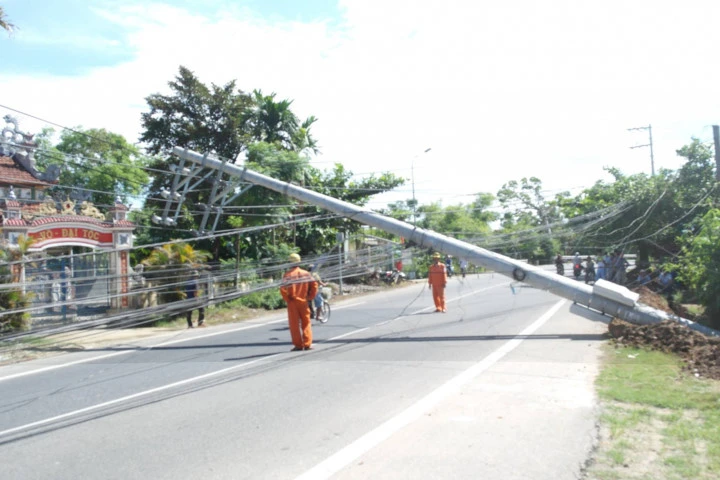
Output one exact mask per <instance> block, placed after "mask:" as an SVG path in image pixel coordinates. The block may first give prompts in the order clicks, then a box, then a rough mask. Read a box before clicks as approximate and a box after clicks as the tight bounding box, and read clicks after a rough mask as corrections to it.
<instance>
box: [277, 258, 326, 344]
mask: <svg viewBox="0 0 720 480" xmlns="http://www.w3.org/2000/svg"><path fill="white" fill-rule="evenodd" d="M317 290H318V285H317V282H316V281H315V280H314V279H313V278H312V276H311V275H310V273H308V272H307V271H305V270H303V269H302V268H300V267H293V268H291V269H290V270H288V272H287V273H286V274H285V275H284V276H283V285H282V286H281V287H280V294H281V295H282V297H283V300H285V302H287V309H288V325H289V326H290V337H291V338H292V343H293V345H295V348H297V349H303V348H310V347H311V346H312V327H311V324H310V306H309V305H308V301H310V300H312V299H313V298H315V295H317ZM301 326H302V330H301Z"/></svg>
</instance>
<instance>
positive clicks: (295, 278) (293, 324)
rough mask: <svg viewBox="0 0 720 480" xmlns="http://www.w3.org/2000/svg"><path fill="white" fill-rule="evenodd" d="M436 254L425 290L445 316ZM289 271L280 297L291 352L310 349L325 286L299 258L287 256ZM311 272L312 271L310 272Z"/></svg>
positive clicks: (444, 273)
mask: <svg viewBox="0 0 720 480" xmlns="http://www.w3.org/2000/svg"><path fill="white" fill-rule="evenodd" d="M441 259H442V257H441V255H440V254H439V253H434V254H433V255H432V265H430V267H429V268H428V289H430V290H432V296H433V302H434V304H435V311H436V312H442V313H446V312H447V307H446V305H445V287H446V286H447V279H448V268H447V265H446V263H444V262H442V261H441ZM288 260H289V261H290V268H289V269H288V271H287V272H286V273H285V275H283V279H282V285H281V286H280V294H281V295H282V297H283V300H285V303H286V304H287V313H288V326H289V327H290V338H291V340H292V343H293V348H292V350H291V351H293V352H295V351H302V350H312V349H313V344H312V341H313V336H312V324H311V319H312V307H313V304H314V307H315V308H314V309H315V311H316V312H317V315H319V314H320V312H319V309H320V308H321V306H322V299H320V302H317V299H318V296H319V295H320V293H319V287H320V286H322V285H325V284H324V283H323V282H322V280H321V279H320V277H319V276H318V275H317V273H316V272H313V273H311V272H309V271H307V270H304V269H302V268H300V255H298V254H297V253H293V254H291V255H290V257H289V259H288ZM460 268H461V271H462V272H463V274H464V272H465V270H466V269H467V262H465V263H462V262H461V265H460ZM311 270H312V269H311Z"/></svg>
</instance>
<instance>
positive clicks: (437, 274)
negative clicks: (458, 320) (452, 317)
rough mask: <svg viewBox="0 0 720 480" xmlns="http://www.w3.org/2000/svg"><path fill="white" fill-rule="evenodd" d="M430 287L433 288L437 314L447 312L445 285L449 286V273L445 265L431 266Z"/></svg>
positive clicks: (435, 264) (436, 264) (429, 270)
mask: <svg viewBox="0 0 720 480" xmlns="http://www.w3.org/2000/svg"><path fill="white" fill-rule="evenodd" d="M428 285H430V286H431V287H432V295H433V301H435V311H436V312H446V311H447V310H446V309H445V285H447V273H446V272H445V265H444V264H442V263H440V262H437V263H433V264H432V265H430V268H429V269H428Z"/></svg>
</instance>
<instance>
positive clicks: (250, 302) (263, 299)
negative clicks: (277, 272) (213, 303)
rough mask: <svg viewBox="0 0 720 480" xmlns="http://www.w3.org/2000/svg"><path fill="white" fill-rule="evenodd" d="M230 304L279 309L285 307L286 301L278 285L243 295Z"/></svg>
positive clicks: (232, 305)
mask: <svg viewBox="0 0 720 480" xmlns="http://www.w3.org/2000/svg"><path fill="white" fill-rule="evenodd" d="M228 306H231V307H234V306H243V307H247V308H263V309H265V310H277V309H279V308H284V307H285V301H284V300H283V299H282V295H280V290H279V289H278V288H277V287H272V288H267V289H265V290H260V291H257V292H252V293H248V294H247V295H243V296H242V297H240V298H238V299H237V300H233V301H232V302H230V303H229V305H228Z"/></svg>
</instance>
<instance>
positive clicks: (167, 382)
mask: <svg viewBox="0 0 720 480" xmlns="http://www.w3.org/2000/svg"><path fill="white" fill-rule="evenodd" d="M447 298H448V313H446V314H441V313H435V312H434V307H433V306H432V299H431V296H430V293H429V291H428V290H427V288H426V286H425V285H423V284H418V285H413V286H411V287H407V288H401V289H395V290H392V291H389V292H383V293H378V294H374V295H368V296H364V297H358V298H353V299H349V300H347V301H342V302H335V303H333V315H332V318H331V320H330V322H328V323H327V324H324V325H320V324H315V325H314V329H313V332H314V335H315V349H314V350H312V351H306V352H290V351H289V350H290V348H291V347H292V345H291V344H290V342H289V332H288V330H287V326H286V320H285V318H284V316H283V315H277V316H272V317H269V318H268V317H266V318H264V319H261V320H260V319H259V320H257V321H251V322H245V323H242V324H236V325H224V326H220V327H214V328H208V329H203V330H198V329H196V330H188V331H183V332H181V333H175V334H173V335H170V336H166V337H164V338H162V339H160V340H157V339H156V340H154V343H143V342H137V343H134V344H133V345H127V346H119V347H112V348H106V349H99V350H96V351H84V352H81V353H77V354H70V355H63V356H60V357H54V358H50V359H45V360H42V361H34V362H27V363H24V364H19V365H12V366H6V367H1V368H0V478H2V479H79V478H102V479H135V478H137V479H141V478H142V479H148V478H154V479H185V478H188V479H190V478H193V479H194V478H211V479H245V478H247V479H264V478H267V479H294V478H302V479H320V478H338V479H365V478H373V479H384V478H387V479H404V478H407V479H411V478H412V479H425V478H428V479H434V478H439V479H446V478H467V479H478V478H483V479H485V480H492V479H498V480H499V479H503V480H510V479H533V480H542V479H553V480H558V479H574V478H577V476H578V474H579V471H580V469H581V467H582V465H583V464H584V462H585V461H586V460H587V458H588V457H589V455H590V452H591V450H592V447H593V445H594V442H595V438H596V434H597V432H596V426H595V417H596V413H597V412H596V411H595V407H596V404H595V395H594V390H593V380H594V377H595V375H596V373H597V363H598V358H599V354H600V350H599V346H600V344H601V343H602V341H603V336H602V335H603V333H604V332H605V331H606V325H605V323H604V321H603V319H602V318H601V317H599V316H597V315H595V314H592V313H589V312H585V311H584V310H583V309H581V308H578V307H576V306H571V305H570V304H569V302H567V301H565V300H562V299H560V298H558V297H555V296H553V295H550V294H548V293H545V292H542V291H539V290H536V289H533V288H530V287H527V286H521V285H517V284H514V285H511V283H510V282H509V280H508V279H507V278H506V277H502V276H499V275H494V274H485V275H472V276H468V278H466V279H464V280H463V279H460V278H458V277H453V278H452V279H451V281H450V283H449V285H448V289H447Z"/></svg>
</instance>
